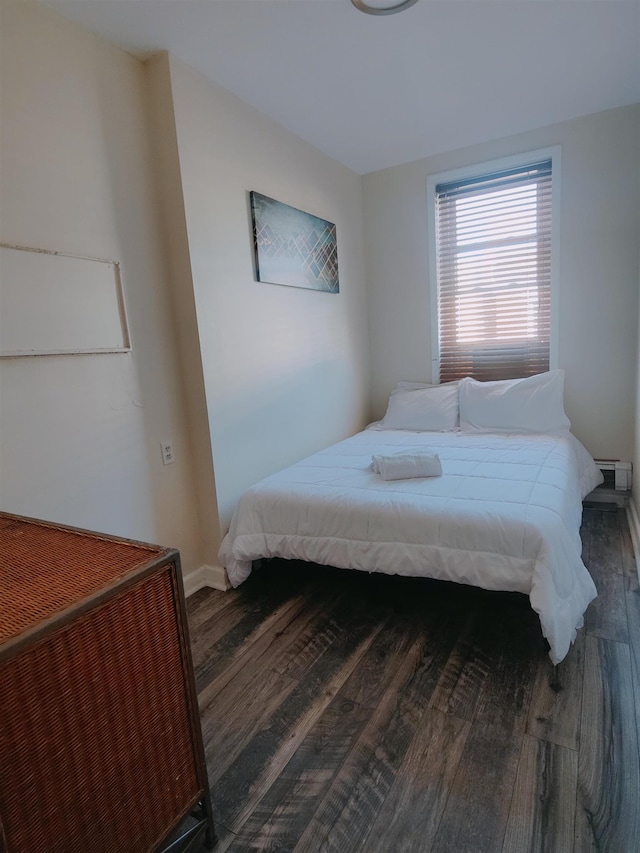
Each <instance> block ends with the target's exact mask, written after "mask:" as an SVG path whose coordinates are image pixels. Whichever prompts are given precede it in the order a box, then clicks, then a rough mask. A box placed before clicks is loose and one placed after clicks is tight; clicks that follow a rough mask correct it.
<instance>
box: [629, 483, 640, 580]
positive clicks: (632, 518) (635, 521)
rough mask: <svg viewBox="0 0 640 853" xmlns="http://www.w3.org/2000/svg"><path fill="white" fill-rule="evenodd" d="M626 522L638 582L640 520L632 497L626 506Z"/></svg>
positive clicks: (639, 572)
mask: <svg viewBox="0 0 640 853" xmlns="http://www.w3.org/2000/svg"><path fill="white" fill-rule="evenodd" d="M627 521H628V522H629V532H630V533H631V542H632V544H633V553H634V555H635V558H636V571H637V572H638V581H640V559H639V558H640V518H638V510H637V508H636V502H635V501H634V499H633V497H631V498H630V499H629V503H628V504H627Z"/></svg>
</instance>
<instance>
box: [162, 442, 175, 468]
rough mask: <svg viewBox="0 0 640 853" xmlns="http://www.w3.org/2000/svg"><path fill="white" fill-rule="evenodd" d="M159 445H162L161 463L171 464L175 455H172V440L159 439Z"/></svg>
mask: <svg viewBox="0 0 640 853" xmlns="http://www.w3.org/2000/svg"><path fill="white" fill-rule="evenodd" d="M160 446H161V447H162V464H163V465H171V463H172V462H175V461H176V457H175V456H174V455H173V442H172V441H161V442H160Z"/></svg>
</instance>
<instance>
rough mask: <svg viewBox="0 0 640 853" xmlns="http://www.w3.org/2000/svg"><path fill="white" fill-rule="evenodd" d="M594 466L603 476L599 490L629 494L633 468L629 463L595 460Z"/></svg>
mask: <svg viewBox="0 0 640 853" xmlns="http://www.w3.org/2000/svg"><path fill="white" fill-rule="evenodd" d="M595 463H596V465H597V466H598V468H599V469H600V470H601V471H602V474H603V475H604V483H602V485H601V486H598V488H599V489H613V490H614V491H616V492H630V491H631V484H632V475H633V466H632V464H631V462H622V461H621V460H620V459H596V460H595Z"/></svg>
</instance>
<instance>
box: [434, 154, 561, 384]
mask: <svg viewBox="0 0 640 853" xmlns="http://www.w3.org/2000/svg"><path fill="white" fill-rule="evenodd" d="M436 233H437V271H438V325H439V359H440V382H448V381H450V380H452V379H459V378H460V377H462V376H474V377H475V378H476V379H481V380H490V379H511V378H516V377H521V376H531V375H533V374H535V373H542V372H543V371H545V370H548V369H549V338H550V322H551V316H550V308H551V160H545V161H544V162H541V163H534V164H532V165H529V166H525V167H520V168H518V169H509V170H505V171H501V172H494V173H492V174H487V175H482V176H481V177H476V178H468V179H465V180H460V181H452V182H449V183H441V184H437V185H436Z"/></svg>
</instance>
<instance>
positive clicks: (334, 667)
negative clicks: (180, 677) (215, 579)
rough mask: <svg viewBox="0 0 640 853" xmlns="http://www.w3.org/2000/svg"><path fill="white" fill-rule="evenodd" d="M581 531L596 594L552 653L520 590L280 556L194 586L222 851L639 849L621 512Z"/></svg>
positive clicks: (638, 769) (633, 613)
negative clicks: (570, 641)
mask: <svg viewBox="0 0 640 853" xmlns="http://www.w3.org/2000/svg"><path fill="white" fill-rule="evenodd" d="M582 538H583V543H584V549H583V556H584V559H585V563H586V564H587V566H588V568H589V569H590V571H591V573H592V575H593V578H594V581H595V583H596V586H597V587H598V590H599V598H598V599H597V600H596V601H595V602H594V603H593V605H592V606H591V607H590V609H589V611H588V614H587V618H586V623H585V629H584V630H583V631H581V632H580V634H579V636H578V640H577V642H576V643H575V644H574V646H573V648H572V650H571V652H570V653H569V655H568V657H567V658H566V659H565V660H564V661H563V662H562V663H561V664H560V665H559V666H557V667H553V666H552V665H551V663H550V661H549V658H548V656H547V648H546V643H545V641H544V640H543V638H542V635H541V633H540V627H539V623H538V619H537V616H536V615H535V614H534V613H533V612H532V611H531V609H530V607H529V603H528V599H526V598H525V597H524V596H520V595H516V594H503V593H500V594H498V593H487V592H484V591H482V590H475V589H472V588H469V587H462V586H459V585H454V584H447V583H438V582H436V581H428V580H421V579H420V580H419V579H409V578H399V577H387V576H380V575H368V574H364V573H360V572H346V571H338V570H335V569H330V568H326V567H319V566H311V565H308V564H303V563H290V562H287V561H277V560H274V561H266V562H264V563H263V564H262V566H261V568H260V569H259V570H257V571H254V573H253V574H252V576H251V577H250V578H249V580H248V581H246V583H244V584H243V585H242V586H241V587H240V588H239V589H237V590H235V591H232V592H227V593H222V592H217V591H214V590H201V591H200V592H198V593H196V594H195V595H193V596H191V598H190V599H189V600H188V611H189V622H190V629H191V639H192V648H193V656H194V665H195V670H196V681H197V686H198V693H199V702H200V710H201V718H202V729H203V736H204V742H205V752H206V756H207V765H208V769H209V781H210V783H211V786H212V799H213V808H214V815H215V818H216V828H217V832H218V839H219V840H218V843H217V844H216V847H215V848H214V849H215V851H216V853H223V851H230V853H241V851H252V850H259V851H284V853H287V852H288V851H291V853H293V851H296V853H303V851H308V853H321V851H335V853H351V851H366V853H402V852H403V851H404V853H414V852H415V853H429V851H433V853H494V851H495V853H499V851H502V853H507V851H508V853H534V851H540V853H542V851H544V853H551V851H555V853H591V851H602V853H638V851H640V754H639V751H638V728H639V727H640V587H639V585H638V578H637V573H636V568H635V560H634V558H633V551H632V548H631V540H630V536H629V530H628V527H627V522H626V518H625V515H624V512H623V511H622V510H616V509H615V508H614V507H611V508H610V509H609V508H605V509H601V508H585V511H584V514H583V527H582ZM198 844H199V843H198V842H197V843H196V844H195V845H194V844H192V845H191V847H190V848H189V850H190V851H191V853H203V851H204V849H205V848H204V847H202V846H198Z"/></svg>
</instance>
